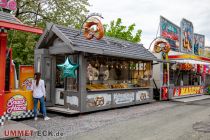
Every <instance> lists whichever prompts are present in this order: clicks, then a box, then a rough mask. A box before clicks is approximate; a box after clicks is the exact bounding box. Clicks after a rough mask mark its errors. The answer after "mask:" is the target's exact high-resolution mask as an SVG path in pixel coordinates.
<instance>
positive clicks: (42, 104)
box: [34, 96, 47, 117]
mask: <svg viewBox="0 0 210 140" xmlns="http://www.w3.org/2000/svg"><path fill="white" fill-rule="evenodd" d="M38 101H39V102H40V109H41V112H42V114H43V116H44V117H46V115H47V112H46V107H45V101H44V96H42V97H41V98H34V117H37V104H38Z"/></svg>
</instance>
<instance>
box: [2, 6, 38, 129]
mask: <svg viewBox="0 0 210 140" xmlns="http://www.w3.org/2000/svg"><path fill="white" fill-rule="evenodd" d="M1 6H2V5H0V7H1ZM10 6H11V5H10ZM8 30H16V31H23V32H29V33H35V34H42V29H39V28H35V27H31V26H28V25H24V24H23V23H22V22H20V21H19V20H18V19H17V18H15V17H14V16H13V15H12V14H10V13H5V12H0V125H4V122H5V120H7V119H19V118H27V117H32V116H33V98H32V92H31V91H30V90H28V89H29V87H30V84H31V80H32V79H33V72H34V69H33V66H20V75H19V84H20V85H19V86H20V88H18V86H17V78H16V77H17V75H16V70H15V66H14V63H13V61H12V49H11V48H7V46H8V45H7V44H8ZM13 35H14V34H13ZM11 40H12V39H11Z"/></svg>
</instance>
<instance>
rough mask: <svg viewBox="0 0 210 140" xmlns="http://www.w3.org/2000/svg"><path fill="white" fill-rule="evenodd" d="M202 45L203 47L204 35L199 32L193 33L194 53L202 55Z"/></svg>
mask: <svg viewBox="0 0 210 140" xmlns="http://www.w3.org/2000/svg"><path fill="white" fill-rule="evenodd" d="M204 47H205V36H204V35H200V34H194V54H195V55H200V56H203V55H204Z"/></svg>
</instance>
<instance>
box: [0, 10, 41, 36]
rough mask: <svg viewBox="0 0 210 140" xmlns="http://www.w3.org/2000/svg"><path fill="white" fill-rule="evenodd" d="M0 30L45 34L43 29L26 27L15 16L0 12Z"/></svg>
mask: <svg viewBox="0 0 210 140" xmlns="http://www.w3.org/2000/svg"><path fill="white" fill-rule="evenodd" d="M0 28H5V29H12V30H18V31H24V32H30V33H35V34H42V33H43V30H42V29H41V28H37V27H32V26H28V25H25V24H23V23H22V22H21V21H19V20H18V19H17V18H16V17H15V16H13V15H11V14H9V13H4V12H0Z"/></svg>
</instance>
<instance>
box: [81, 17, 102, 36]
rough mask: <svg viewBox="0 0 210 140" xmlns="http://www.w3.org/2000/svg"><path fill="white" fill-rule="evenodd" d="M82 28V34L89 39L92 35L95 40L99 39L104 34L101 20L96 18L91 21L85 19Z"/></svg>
mask: <svg viewBox="0 0 210 140" xmlns="http://www.w3.org/2000/svg"><path fill="white" fill-rule="evenodd" d="M84 30H85V31H84V36H85V38H86V39H88V40H91V39H92V38H94V37H95V38H96V39H97V40H100V39H101V38H102V37H103V36H104V27H103V25H102V23H101V21H100V20H99V19H97V18H95V19H94V20H93V21H87V22H86V23H85V24H84Z"/></svg>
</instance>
